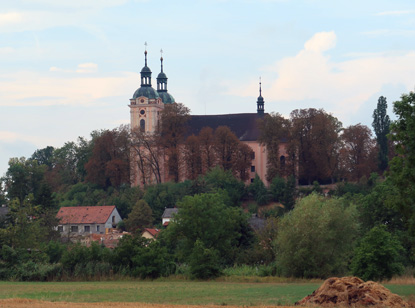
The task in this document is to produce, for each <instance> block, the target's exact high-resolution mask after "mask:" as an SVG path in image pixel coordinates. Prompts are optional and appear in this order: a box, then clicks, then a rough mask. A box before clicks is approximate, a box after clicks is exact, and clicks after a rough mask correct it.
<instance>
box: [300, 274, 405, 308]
mask: <svg viewBox="0 0 415 308" xmlns="http://www.w3.org/2000/svg"><path fill="white" fill-rule="evenodd" d="M295 304H296V305H310V304H311V305H320V306H334V305H336V306H339V305H340V306H378V307H409V305H408V303H406V302H405V301H404V300H403V299H402V298H401V297H399V296H398V295H396V294H393V293H391V292H390V291H389V290H388V289H386V288H385V287H384V286H382V285H380V284H379V283H376V282H373V281H367V282H364V281H363V280H361V279H359V278H357V277H343V278H337V277H333V278H329V279H327V280H326V281H325V282H324V283H323V284H322V285H321V287H320V288H318V289H317V290H316V291H314V292H313V293H312V294H311V295H308V296H306V297H304V298H303V299H302V300H300V301H298V302H296V303H295Z"/></svg>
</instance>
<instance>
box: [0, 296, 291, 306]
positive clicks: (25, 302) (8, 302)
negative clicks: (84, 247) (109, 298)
mask: <svg viewBox="0 0 415 308" xmlns="http://www.w3.org/2000/svg"><path fill="white" fill-rule="evenodd" d="M0 307H1V308H45V307H53V308H89V307H91V308H94V307H96V308H201V307H203V308H223V307H226V308H242V306H217V305H203V306H195V305H169V304H147V303H114V302H103V303H70V302H47V301H39V300H33V299H23V298H13V299H2V300H0ZM258 307H260V308H292V307H289V306H258Z"/></svg>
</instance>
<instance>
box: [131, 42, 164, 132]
mask: <svg viewBox="0 0 415 308" xmlns="http://www.w3.org/2000/svg"><path fill="white" fill-rule="evenodd" d="M145 46H146V49H145V51H144V67H143V68H142V69H141V72H140V75H141V86H140V88H138V89H137V90H136V91H135V92H134V95H133V98H131V99H130V105H129V107H130V126H131V130H134V129H139V130H140V131H141V132H143V133H150V134H151V133H154V132H155V131H156V129H157V125H158V121H159V118H160V112H161V111H162V110H163V108H164V105H163V102H162V99H161V98H160V96H159V94H158V93H157V91H156V90H155V89H153V88H152V87H151V70H150V68H149V67H148V66H147V43H145Z"/></svg>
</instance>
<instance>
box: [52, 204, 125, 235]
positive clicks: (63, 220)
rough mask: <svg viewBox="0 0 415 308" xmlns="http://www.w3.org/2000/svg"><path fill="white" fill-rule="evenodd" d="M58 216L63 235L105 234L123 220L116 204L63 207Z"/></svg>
mask: <svg viewBox="0 0 415 308" xmlns="http://www.w3.org/2000/svg"><path fill="white" fill-rule="evenodd" d="M56 218H58V219H59V225H58V231H59V232H60V233H61V235H69V236H76V235H89V234H92V233H96V234H104V233H105V230H106V229H108V228H116V226H117V224H118V223H119V222H120V221H121V220H122V218H121V216H120V214H119V213H118V211H117V209H116V208H115V205H104V206H71V207H61V208H60V210H59V212H58V214H57V215H56Z"/></svg>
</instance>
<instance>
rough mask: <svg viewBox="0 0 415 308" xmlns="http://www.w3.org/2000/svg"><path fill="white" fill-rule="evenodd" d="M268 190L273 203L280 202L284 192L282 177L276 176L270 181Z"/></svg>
mask: <svg viewBox="0 0 415 308" xmlns="http://www.w3.org/2000/svg"><path fill="white" fill-rule="evenodd" d="M269 190H270V193H271V194H272V199H273V200H274V201H276V202H282V201H283V197H284V191H285V180H284V179H283V178H282V177H279V176H276V177H275V178H273V179H272V182H271V185H270V186H269Z"/></svg>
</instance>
